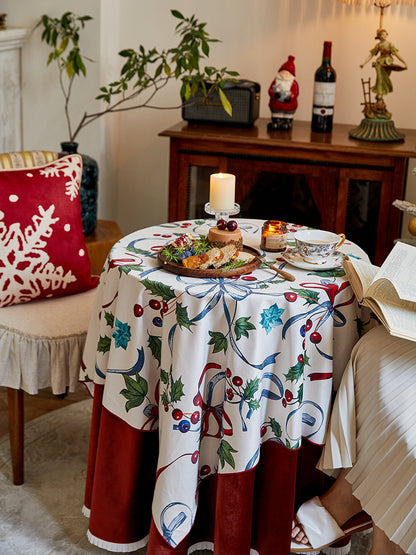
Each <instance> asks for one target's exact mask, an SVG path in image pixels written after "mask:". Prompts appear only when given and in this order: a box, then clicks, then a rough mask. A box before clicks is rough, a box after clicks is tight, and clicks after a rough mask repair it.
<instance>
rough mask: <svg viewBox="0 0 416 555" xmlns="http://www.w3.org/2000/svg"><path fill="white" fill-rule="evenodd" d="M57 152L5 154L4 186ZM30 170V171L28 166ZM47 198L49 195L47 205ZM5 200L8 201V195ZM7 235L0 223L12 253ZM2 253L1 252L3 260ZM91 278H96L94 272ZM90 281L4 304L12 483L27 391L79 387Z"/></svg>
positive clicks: (19, 462) (1, 352) (0, 382)
mask: <svg viewBox="0 0 416 555" xmlns="http://www.w3.org/2000/svg"><path fill="white" fill-rule="evenodd" d="M58 157H59V155H58V154H57V153H52V152H49V151H34V152H22V153H8V154H2V155H0V168H2V169H0V189H1V187H2V186H4V185H3V182H1V176H2V175H3V176H4V173H3V172H4V171H7V169H8V168H16V167H18V168H36V167H37V166H38V165H44V164H45V163H47V162H52V161H53V160H57V159H58ZM13 171H14V170H13ZM24 171H25V170H24ZM25 173H26V174H27V172H26V171H25ZM0 193H1V191H0ZM48 194H49V193H48ZM48 194H47V195H46V196H48ZM28 196H29V195H28ZM51 196H52V194H51ZM0 198H1V196H0ZM6 200H7V199H6ZM47 202H48V201H47V200H45V202H44V204H45V206H46V204H47ZM51 202H52V201H51ZM3 203H4V204H5V200H4V199H3ZM23 203H24V199H23V194H22V204H23ZM1 208H2V206H1V205H0V224H1V223H2V222H1V219H2V217H4V213H2V210H1ZM3 208H4V207H3ZM4 212H6V210H4ZM79 214H80V212H79ZM61 217H62V216H61ZM77 221H78V220H77ZM33 225H34V226H35V224H33ZM22 226H23V224H22ZM73 228H74V225H72V229H71V234H69V233H68V235H71V240H73V237H74V235H76V237H78V238H81V239H80V241H84V237H83V234H82V222H81V218H80V217H79V230H80V231H78V230H77V233H78V234H76V233H75V232H74V233H72V232H73ZM9 230H10V228H9ZM3 237H5V239H4V241H3V242H2V240H1V239H2V235H1V226H0V249H4V253H7V252H8V251H7V245H8V243H7V241H8V238H7V235H6V234H4V235H3ZM84 246H85V241H84ZM4 253H3V254H4ZM84 258H85V257H84ZM87 258H88V256H87ZM2 259H3V256H2V253H1V252H0V261H1V260H2ZM74 271H75V270H74ZM88 276H89V262H88ZM0 277H1V263H0ZM89 279H90V281H91V282H92V280H91V277H89ZM91 287H93V286H92V285H90V286H88V285H87V290H83V291H81V292H72V294H68V295H63V294H62V293H61V296H56V297H52V298H45V299H43V298H42V299H34V300H31V301H30V302H20V303H17V304H12V305H10V306H2V307H1V308H0V386H3V387H7V393H8V418H9V435H10V448H11V459H12V471H13V483H14V484H16V485H19V484H22V483H23V481H24V456H23V448H24V407H23V404H24V403H23V399H24V397H23V392H26V393H29V394H36V393H38V390H39V389H43V388H46V387H49V386H50V387H51V389H52V392H53V393H54V394H56V395H65V394H66V393H67V392H68V391H74V390H75V387H76V385H77V383H78V373H79V368H80V364H81V357H82V351H83V347H84V342H85V338H86V333H87V329H88V325H89V320H90V315H91V312H92V305H93V302H94V298H95V288H94V287H93V288H91ZM0 293H1V291H0ZM62 295H63V296H62ZM0 300H1V299H0ZM0 306H1V304H0Z"/></svg>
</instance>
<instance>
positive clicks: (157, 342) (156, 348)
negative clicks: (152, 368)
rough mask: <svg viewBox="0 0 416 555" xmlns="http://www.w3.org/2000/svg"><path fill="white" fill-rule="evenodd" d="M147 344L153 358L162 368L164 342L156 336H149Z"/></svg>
mask: <svg viewBox="0 0 416 555" xmlns="http://www.w3.org/2000/svg"><path fill="white" fill-rule="evenodd" d="M147 344H148V345H149V348H150V350H151V351H152V355H153V357H154V358H155V359H156V360H157V361H158V363H159V366H160V360H161V356H162V354H161V353H162V341H161V339H160V337H157V336H156V335H149V339H148V340H147Z"/></svg>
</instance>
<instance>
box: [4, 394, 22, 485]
mask: <svg viewBox="0 0 416 555" xmlns="http://www.w3.org/2000/svg"><path fill="white" fill-rule="evenodd" d="M7 402H8V409H9V437H10V451H11V455H12V468H13V483H14V484H15V485H16V486H20V484H23V447H24V432H23V428H24V417H23V390H22V389H12V388H11V387H8V388H7Z"/></svg>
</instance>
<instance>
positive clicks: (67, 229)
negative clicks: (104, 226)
mask: <svg viewBox="0 0 416 555" xmlns="http://www.w3.org/2000/svg"><path fill="white" fill-rule="evenodd" d="M81 174H82V159H81V156H80V155H79V154H73V155H71V156H66V157H64V158H61V159H59V160H56V161H54V162H51V163H50V164H46V165H45V166H39V167H36V168H21V169H10V170H0V307H1V306H8V305H11V304H17V303H23V302H27V301H31V300H33V299H40V298H44V297H56V296H62V295H69V294H71V293H78V292H80V291H85V290H87V289H91V288H92V287H95V286H96V284H97V279H96V278H92V277H91V275H90V260H89V257H88V252H87V248H86V245H85V238H84V234H83V232H82V220H81V204H80V199H79V188H80V184H81Z"/></svg>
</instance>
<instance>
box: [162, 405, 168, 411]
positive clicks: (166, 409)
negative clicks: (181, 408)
mask: <svg viewBox="0 0 416 555" xmlns="http://www.w3.org/2000/svg"><path fill="white" fill-rule="evenodd" d="M163 408H164V409H165V412H168V410H169V405H168V404H167V403H165V404H164V405H163Z"/></svg>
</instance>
